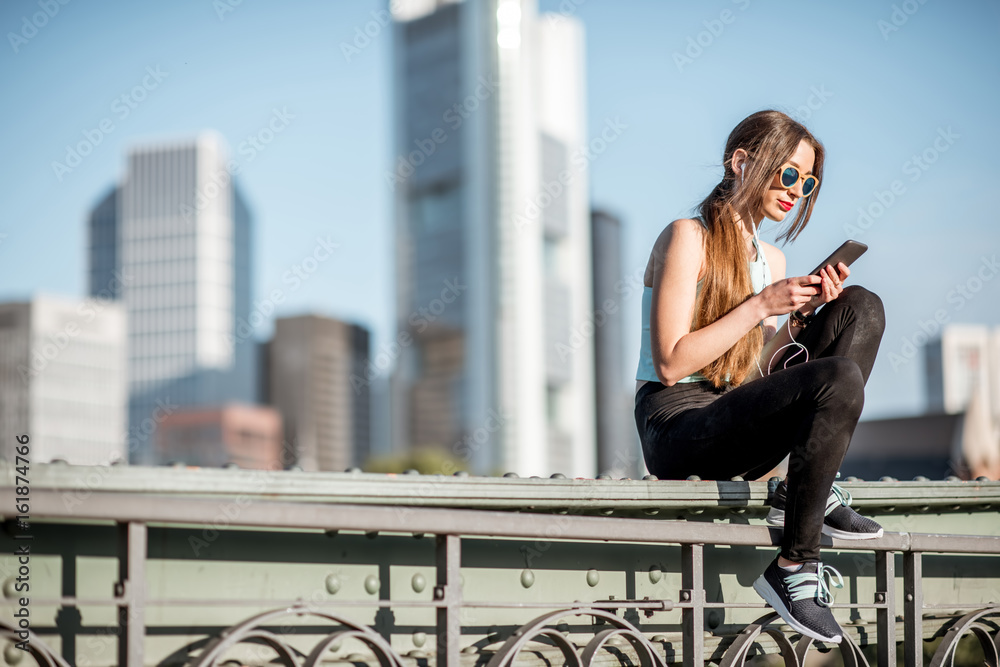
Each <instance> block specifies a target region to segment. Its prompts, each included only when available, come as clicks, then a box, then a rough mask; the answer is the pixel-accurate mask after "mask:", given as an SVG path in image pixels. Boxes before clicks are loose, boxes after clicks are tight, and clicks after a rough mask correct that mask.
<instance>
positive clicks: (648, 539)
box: [0, 465, 1000, 667]
mask: <svg viewBox="0 0 1000 667" xmlns="http://www.w3.org/2000/svg"><path fill="white" fill-rule="evenodd" d="M0 479H2V480H3V485H2V486H0V508H2V509H0V514H2V515H3V517H4V519H5V520H6V522H5V531H4V534H3V542H4V546H3V547H2V553H3V554H4V555H3V557H2V558H0V578H2V580H3V591H4V598H5V601H6V609H5V610H4V617H3V618H4V623H5V624H6V625H7V626H8V627H7V628H6V630H5V634H6V636H7V637H8V638H10V639H11V640H13V641H17V633H18V632H19V631H20V630H21V629H20V628H19V618H18V616H16V614H17V613H18V610H20V609H21V608H22V606H21V605H20V602H21V599H20V597H21V596H20V595H19V594H18V591H17V588H16V587H17V577H18V576H19V575H18V573H19V571H20V570H19V568H20V563H19V561H18V556H17V555H16V554H15V552H16V551H17V550H18V549H19V548H22V547H23V545H24V544H29V545H30V560H29V579H30V583H31V597H30V629H31V632H32V635H31V641H30V645H31V648H33V649H34V650H35V651H36V659H37V660H38V661H39V663H40V664H52V665H57V664H73V665H84V664H86V665H92V666H93V665H112V664H119V665H168V664H177V665H181V664H192V665H199V666H207V665H222V664H224V663H225V662H226V661H227V660H240V661H242V664H267V663H268V662H269V661H270V660H272V659H273V658H275V657H278V658H279V659H280V660H283V661H285V663H286V664H293V665H313V664H320V663H321V662H322V661H324V660H337V659H340V660H350V661H352V662H355V663H357V662H370V663H372V664H374V663H380V664H383V665H401V664H426V663H427V662H428V661H430V662H432V663H433V664H437V665H449V666H453V665H460V664H465V665H474V664H475V665H478V664H488V665H491V666H494V665H495V666H497V667H499V666H501V665H510V664H515V662H516V663H517V664H530V663H532V662H536V663H537V664H544V663H549V664H551V662H552V661H556V662H557V663H558V664H581V665H582V664H628V662H627V661H631V663H632V664H635V663H636V662H638V663H640V664H649V665H660V664H665V663H683V664H684V665H699V664H704V663H705V662H706V661H713V662H717V663H720V664H723V665H727V666H728V665H738V664H743V663H744V662H745V661H746V660H748V659H749V658H750V657H751V655H753V654H754V652H755V651H766V652H776V653H780V654H781V655H782V656H783V658H784V660H785V664H788V665H801V664H803V663H804V660H805V657H806V653H807V652H808V651H809V650H810V649H811V648H812V647H813V643H812V642H810V641H808V640H803V639H801V638H798V637H797V636H796V635H795V634H794V633H793V632H792V631H791V630H790V629H789V628H787V626H782V624H781V621H780V619H777V618H776V617H775V616H774V615H773V614H771V613H770V610H769V609H768V608H767V607H766V605H765V604H764V603H763V602H762V601H761V600H760V599H759V598H758V597H757V596H756V594H755V593H754V592H753V591H752V589H750V588H749V586H750V584H751V583H752V581H753V579H754V578H756V576H757V575H759V574H760V572H761V571H762V570H763V569H764V566H765V565H766V564H767V562H769V561H770V560H771V559H772V558H773V557H774V553H775V545H777V544H778V542H779V540H780V532H779V531H778V530H777V529H774V528H770V527H768V526H766V525H765V524H764V523H763V516H764V514H765V513H766V510H767V505H766V501H767V497H768V485H767V484H765V483H762V482H745V481H740V480H735V481H729V482H665V481H656V480H645V481H632V480H570V479H516V478H473V477H443V476H421V475H400V476H387V475H371V474H363V473H338V474H332V473H325V474H306V473H295V472H270V473H257V472H253V471H239V470H182V469H152V468H138V467H133V468H128V467H122V468H106V469H104V468H84V467H76V466H65V465H49V466H33V480H32V484H31V488H30V494H29V496H28V497H29V505H30V509H29V512H27V513H26V514H27V516H28V517H29V519H28V521H27V522H26V525H21V526H19V525H18V524H17V518H18V516H23V514H22V513H20V512H19V510H15V508H16V507H17V505H18V498H19V496H18V493H19V492H20V491H18V490H17V488H16V486H15V484H14V479H15V474H14V471H13V469H11V468H9V467H0ZM844 486H845V488H847V489H849V491H850V492H851V493H852V495H853V498H854V500H853V505H854V506H855V507H856V508H858V509H859V511H861V512H863V513H865V514H868V515H871V516H874V517H875V518H876V519H877V520H878V521H880V522H881V523H882V524H883V525H884V526H885V527H886V528H887V532H886V534H885V535H884V536H883V537H882V538H879V539H875V540H866V541H860V542H858V541H842V540H832V541H830V540H827V541H826V542H825V547H824V561H826V562H828V563H830V564H832V565H834V567H836V568H837V569H838V570H840V572H841V573H842V574H843V575H844V578H845V588H844V589H843V590H841V591H838V592H837V598H838V600H837V603H835V605H834V611H835V614H836V615H837V617H838V620H840V622H841V625H842V626H843V628H844V630H845V640H844V642H842V644H841V645H840V647H839V653H840V655H841V657H842V659H843V661H844V663H845V664H867V663H868V662H870V661H872V659H873V658H874V659H875V660H876V661H877V663H878V664H880V665H895V664H897V659H898V657H899V656H897V651H899V652H900V653H901V654H902V658H903V661H904V663H905V664H906V665H914V666H921V665H923V664H924V661H925V655H924V654H925V649H926V648H927V647H928V646H931V647H935V652H934V653H933V654H932V655H930V656H929V658H930V659H929V663H930V664H931V665H934V666H935V667H936V666H937V665H943V664H947V663H948V662H950V661H951V660H952V659H953V657H954V655H955V651H956V647H957V646H958V643H959V640H960V639H961V638H962V637H963V636H966V635H967V636H970V637H972V638H973V640H974V642H975V643H976V644H977V645H978V646H979V649H978V650H981V651H982V653H983V656H984V659H985V660H986V661H987V663H988V664H996V659H997V656H996V652H997V645H998V634H997V626H996V623H995V620H994V617H995V615H998V614H1000V604H998V603H1000V514H998V511H997V510H998V508H1000V482H987V481H980V482H959V481H935V482H932V481H926V480H921V481H913V482H897V481H893V480H887V481H880V482H861V481H849V482H846V483H845V484H844ZM21 491H23V489H22V490H21ZM414 538H417V539H414ZM793 640H796V641H795V643H792V642H793ZM928 640H933V641H934V642H935V643H934V644H928ZM900 646H901V650H900ZM817 648H819V649H820V650H822V651H827V650H829V649H830V648H832V647H829V646H819V647H817ZM11 650H17V649H12V645H9V646H7V647H6V648H5V655H9V656H12V655H16V654H12V653H9V651H11ZM991 660H992V661H993V662H990V661H991ZM46 661H48V662H46ZM231 664H232V663H231ZM956 664H957V663H956Z"/></svg>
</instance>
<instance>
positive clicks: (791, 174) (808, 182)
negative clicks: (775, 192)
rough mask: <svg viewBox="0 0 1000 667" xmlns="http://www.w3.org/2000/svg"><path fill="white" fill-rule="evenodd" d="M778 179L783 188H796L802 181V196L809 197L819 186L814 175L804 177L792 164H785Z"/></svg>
mask: <svg viewBox="0 0 1000 667" xmlns="http://www.w3.org/2000/svg"><path fill="white" fill-rule="evenodd" d="M778 178H779V179H780V181H781V187H783V188H794V187H795V184H796V183H798V182H799V181H802V196H803V197H808V196H809V195H811V194H812V193H813V190H815V189H816V186H817V185H819V179H818V178H816V177H815V176H812V175H802V174H800V173H799V170H798V169H796V168H795V167H793V166H792V165H790V164H784V165H782V166H781V171H780V172H779V174H778Z"/></svg>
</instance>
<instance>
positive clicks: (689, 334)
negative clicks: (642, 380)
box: [649, 219, 820, 386]
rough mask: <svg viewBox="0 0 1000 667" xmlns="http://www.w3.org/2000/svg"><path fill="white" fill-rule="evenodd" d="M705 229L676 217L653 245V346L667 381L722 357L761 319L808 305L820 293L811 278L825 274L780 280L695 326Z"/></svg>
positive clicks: (663, 379)
mask: <svg viewBox="0 0 1000 667" xmlns="http://www.w3.org/2000/svg"><path fill="white" fill-rule="evenodd" d="M704 233H705V232H704V228H703V227H702V226H701V223H699V222H698V221H696V220H690V219H681V220H675V221H674V222H672V223H670V224H669V225H668V226H667V228H666V229H665V230H663V233H662V234H661V236H660V238H659V239H657V242H656V245H655V246H654V260H655V261H654V265H653V284H652V287H653V299H652V304H651V306H650V313H649V328H650V337H651V338H652V341H651V343H652V344H651V350H652V355H653V367H654V368H655V369H656V375H657V377H658V378H659V379H660V382H662V383H663V384H665V385H668V386H669V385H673V384H676V383H677V381H678V380H680V379H681V378H684V377H686V376H688V375H691V374H692V373H694V372H696V371H698V370H700V369H702V368H704V367H705V366H707V365H708V364H710V363H711V362H713V361H715V360H716V359H718V358H719V357H721V356H722V355H723V354H724V353H725V352H726V350H728V349H729V348H731V347H732V346H733V345H735V344H736V342H737V341H739V339H740V338H742V337H743V336H745V335H746V333H747V332H748V331H750V329H752V328H753V327H755V326H757V325H758V324H759V323H760V321H761V320H763V319H765V318H768V317H771V316H776V315H785V314H788V313H790V312H792V311H793V310H795V309H796V308H802V307H804V306H806V304H808V303H809V302H810V299H812V298H813V297H814V295H815V294H816V289H815V287H813V286H812V284H813V283H816V282H819V280H820V279H819V277H816V276H803V277H799V278H785V279H784V280H778V281H775V282H773V283H772V284H770V285H768V286H766V287H765V288H764V289H763V290H761V292H760V293H759V294H757V295H754V296H752V297H750V298H749V299H747V300H746V301H744V302H743V303H741V304H740V305H738V306H737V307H736V308H733V309H732V310H731V311H729V312H728V313H726V314H725V315H724V316H722V317H720V318H719V319H718V320H716V321H715V322H712V323H711V324H709V325H708V326H705V327H702V328H701V329H698V330H697V331H690V329H691V319H692V316H693V315H694V308H695V301H696V290H697V284H698V274H699V273H700V272H701V265H702V263H703V260H704V256H705V250H704ZM783 270H784V269H783V267H782V271H783Z"/></svg>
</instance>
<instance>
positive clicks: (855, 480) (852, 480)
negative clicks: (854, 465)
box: [844, 475, 865, 482]
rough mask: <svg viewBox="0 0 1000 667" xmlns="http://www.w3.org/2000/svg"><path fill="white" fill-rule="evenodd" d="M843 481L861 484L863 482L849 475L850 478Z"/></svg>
mask: <svg viewBox="0 0 1000 667" xmlns="http://www.w3.org/2000/svg"><path fill="white" fill-rule="evenodd" d="M844 481H845V482H863V481H865V480H863V479H861V478H860V477H855V476H854V475H851V476H849V477H847V478H845V479H844Z"/></svg>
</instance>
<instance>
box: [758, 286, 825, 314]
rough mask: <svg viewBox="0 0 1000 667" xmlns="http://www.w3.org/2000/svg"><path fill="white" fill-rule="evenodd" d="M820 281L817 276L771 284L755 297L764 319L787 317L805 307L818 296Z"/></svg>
mask: <svg viewBox="0 0 1000 667" xmlns="http://www.w3.org/2000/svg"><path fill="white" fill-rule="evenodd" d="M820 280H821V278H820V277H819V276H796V277H794V278H785V279H784V280H779V281H777V282H774V283H771V284H770V285H768V286H767V287H765V288H764V289H763V290H761V292H760V294H758V295H757V296H758V297H759V298H760V300H761V304H762V307H763V309H764V317H771V316H772V315H787V314H788V313H790V312H792V311H793V310H801V309H802V308H804V307H807V304H809V303H810V302H811V301H812V300H813V299H816V298H819V296H820V295H817V294H816V289H817V288H818V287H819V282H820ZM820 294H822V292H821V293H820ZM764 317H762V318H761V319H764Z"/></svg>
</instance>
